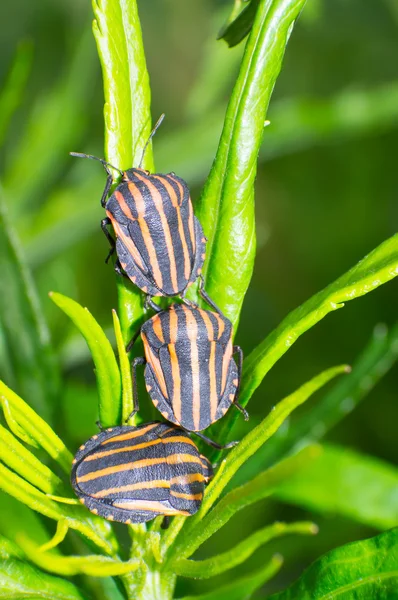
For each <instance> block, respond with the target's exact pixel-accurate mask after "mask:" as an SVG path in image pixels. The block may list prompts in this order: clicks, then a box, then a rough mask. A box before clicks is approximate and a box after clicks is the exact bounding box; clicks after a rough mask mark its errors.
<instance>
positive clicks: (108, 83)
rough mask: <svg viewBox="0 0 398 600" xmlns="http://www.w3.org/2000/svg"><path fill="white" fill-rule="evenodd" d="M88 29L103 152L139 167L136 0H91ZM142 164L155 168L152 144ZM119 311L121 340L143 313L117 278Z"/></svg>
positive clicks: (144, 75) (144, 114)
mask: <svg viewBox="0 0 398 600" xmlns="http://www.w3.org/2000/svg"><path fill="white" fill-rule="evenodd" d="M93 10H94V15H95V20H94V23H93V31H94V36H95V40H96V42H97V49H98V54H99V57H100V60H101V65H102V74H103V79H104V95H105V107H104V117H105V154H106V158H107V160H108V161H109V162H110V163H112V164H113V165H115V166H116V167H119V168H121V169H129V168H130V167H132V166H138V165H139V163H140V160H141V156H142V151H143V148H144V145H145V142H146V140H147V139H148V137H149V134H150V131H151V113H150V103H151V91H150V87H149V76H148V71H147V68H146V61H145V54H144V48H143V43H142V33H141V25H140V21H139V17H138V9H137V3H136V0H101V1H100V2H99V1H97V0H94V1H93ZM143 166H144V168H146V169H148V170H149V171H153V170H154V166H153V156H152V144H149V147H148V149H147V150H146V153H145V157H144V161H143ZM118 294H119V311H118V312H119V316H120V320H121V326H122V332H123V338H124V341H125V343H127V342H128V341H129V339H130V338H131V337H132V334H133V330H134V327H135V326H136V324H137V322H138V321H139V320H140V318H141V317H142V316H143V303H142V295H141V293H140V291H139V290H138V289H137V288H136V287H134V286H133V285H132V284H131V283H129V282H126V281H124V280H123V279H119V280H118Z"/></svg>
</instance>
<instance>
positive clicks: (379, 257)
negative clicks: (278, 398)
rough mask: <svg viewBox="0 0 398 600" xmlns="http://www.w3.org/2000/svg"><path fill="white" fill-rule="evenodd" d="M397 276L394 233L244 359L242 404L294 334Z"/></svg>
mask: <svg viewBox="0 0 398 600" xmlns="http://www.w3.org/2000/svg"><path fill="white" fill-rule="evenodd" d="M396 275H398V234H396V235H394V236H393V237H391V238H389V239H388V240H386V241H385V242H383V243H382V244H380V246H378V247H377V248H376V249H375V250H373V251H372V252H370V254H368V255H367V256H365V258H363V259H362V260H361V261H360V262H359V263H358V264H356V265H355V267H353V268H352V269H350V270H349V271H348V272H347V273H345V274H344V275H342V276H341V277H340V278H339V279H337V280H336V281H335V282H333V283H332V284H330V285H328V287H326V288H325V289H324V290H322V291H321V292H318V293H317V294H315V296H313V297H312V298H310V299H309V300H307V302H305V303H304V304H302V305H301V306H299V307H298V308H296V309H295V310H294V311H293V312H291V313H290V314H289V315H288V316H287V317H286V318H285V319H284V320H283V321H282V323H281V324H280V325H279V326H278V327H277V328H276V329H275V330H274V331H272V332H271V333H270V334H269V335H268V336H267V337H266V338H265V340H264V341H263V342H262V343H261V344H260V345H259V346H257V348H255V349H254V350H253V351H252V352H251V353H250V354H249V356H248V357H247V358H246V360H245V364H244V368H243V377H242V386H241V394H240V400H239V401H240V402H241V403H242V404H243V405H246V404H247V402H248V401H249V399H250V397H251V396H252V394H253V392H254V391H255V389H256V388H257V387H258V386H259V385H260V383H261V381H262V380H263V378H264V377H265V375H266V374H267V373H268V371H269V370H270V369H271V367H273V365H274V364H275V363H276V362H277V361H278V360H279V358H280V357H281V356H283V354H284V353H285V352H286V351H287V350H288V349H289V348H290V347H291V346H292V345H293V344H294V342H295V341H296V340H297V339H298V337H299V336H300V335H301V334H302V333H304V332H305V331H307V330H308V329H310V328H311V327H313V326H314V325H315V324H316V323H318V321H320V320H321V319H323V317H325V316H326V315H327V314H328V313H329V312H331V311H333V310H337V309H338V308H342V307H343V306H344V302H348V300H353V299H354V298H359V297H360V296H363V295H364V294H367V293H368V292H371V291H372V290H375V289H376V288H377V287H379V285H382V284H383V283H387V281H390V280H391V279H393V278H394V277H396Z"/></svg>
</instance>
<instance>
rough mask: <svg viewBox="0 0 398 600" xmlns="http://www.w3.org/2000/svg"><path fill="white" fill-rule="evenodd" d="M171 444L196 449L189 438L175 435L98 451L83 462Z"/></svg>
mask: <svg viewBox="0 0 398 600" xmlns="http://www.w3.org/2000/svg"><path fill="white" fill-rule="evenodd" d="M112 441H114V440H112ZM173 442H183V443H185V444H190V445H191V446H194V447H196V446H195V443H194V442H193V441H192V440H190V439H189V438H186V437H184V436H182V435H175V436H174V437H169V438H163V437H162V438H157V439H156V440H150V441H149V442H143V443H142V444H134V446H122V447H121V448H113V449H112V450H102V452H101V451H100V452H95V454H89V455H88V456H86V458H85V459H84V460H85V461H88V460H97V459H98V458H104V457H105V456H111V455H112V454H118V453H119V452H134V451H135V450H144V449H145V448H149V447H150V446H157V445H158V444H172V443H173Z"/></svg>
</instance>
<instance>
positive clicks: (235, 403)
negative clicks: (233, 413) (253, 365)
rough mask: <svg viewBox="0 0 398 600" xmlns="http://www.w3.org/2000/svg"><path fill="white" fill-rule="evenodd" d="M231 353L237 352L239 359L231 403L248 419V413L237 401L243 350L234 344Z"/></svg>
mask: <svg viewBox="0 0 398 600" xmlns="http://www.w3.org/2000/svg"><path fill="white" fill-rule="evenodd" d="M233 353H234V354H238V356H239V360H238V387H237V388H236V392H235V399H234V402H233V404H234V406H235V407H236V408H237V409H238V410H239V411H240V412H241V413H242V415H243V417H244V419H245V421H248V420H249V413H248V412H247V410H246V409H245V408H243V406H241V405H240V404H239V402H238V398H239V392H240V381H241V377H242V367H243V350H242V348H241V347H240V346H234V348H233Z"/></svg>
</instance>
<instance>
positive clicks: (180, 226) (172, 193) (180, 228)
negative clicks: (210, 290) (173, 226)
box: [153, 175, 191, 279]
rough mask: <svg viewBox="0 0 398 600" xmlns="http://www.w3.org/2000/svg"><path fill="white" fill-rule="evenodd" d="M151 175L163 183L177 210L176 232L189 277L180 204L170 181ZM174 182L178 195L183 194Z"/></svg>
mask: <svg viewBox="0 0 398 600" xmlns="http://www.w3.org/2000/svg"><path fill="white" fill-rule="evenodd" d="M153 177H155V178H156V179H158V180H159V181H160V182H161V184H162V185H164V187H165V188H166V190H167V193H168V194H169V196H170V200H171V203H172V205H173V206H174V208H175V209H176V211H177V219H178V233H179V234H180V240H181V245H182V252H183V254H184V276H185V279H189V277H190V275H191V265H190V261H189V252H188V245H187V240H186V238H185V231H184V225H183V222H182V218H181V209H180V204H179V202H178V198H177V194H176V193H175V190H174V188H173V186H172V185H170V183H169V182H168V181H167V179H164V178H163V177H159V176H158V175H153ZM173 181H175V179H173ZM175 182H176V183H178V188H179V190H180V195H181V194H183V189H182V186H181V184H180V183H179V182H177V181H175Z"/></svg>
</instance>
